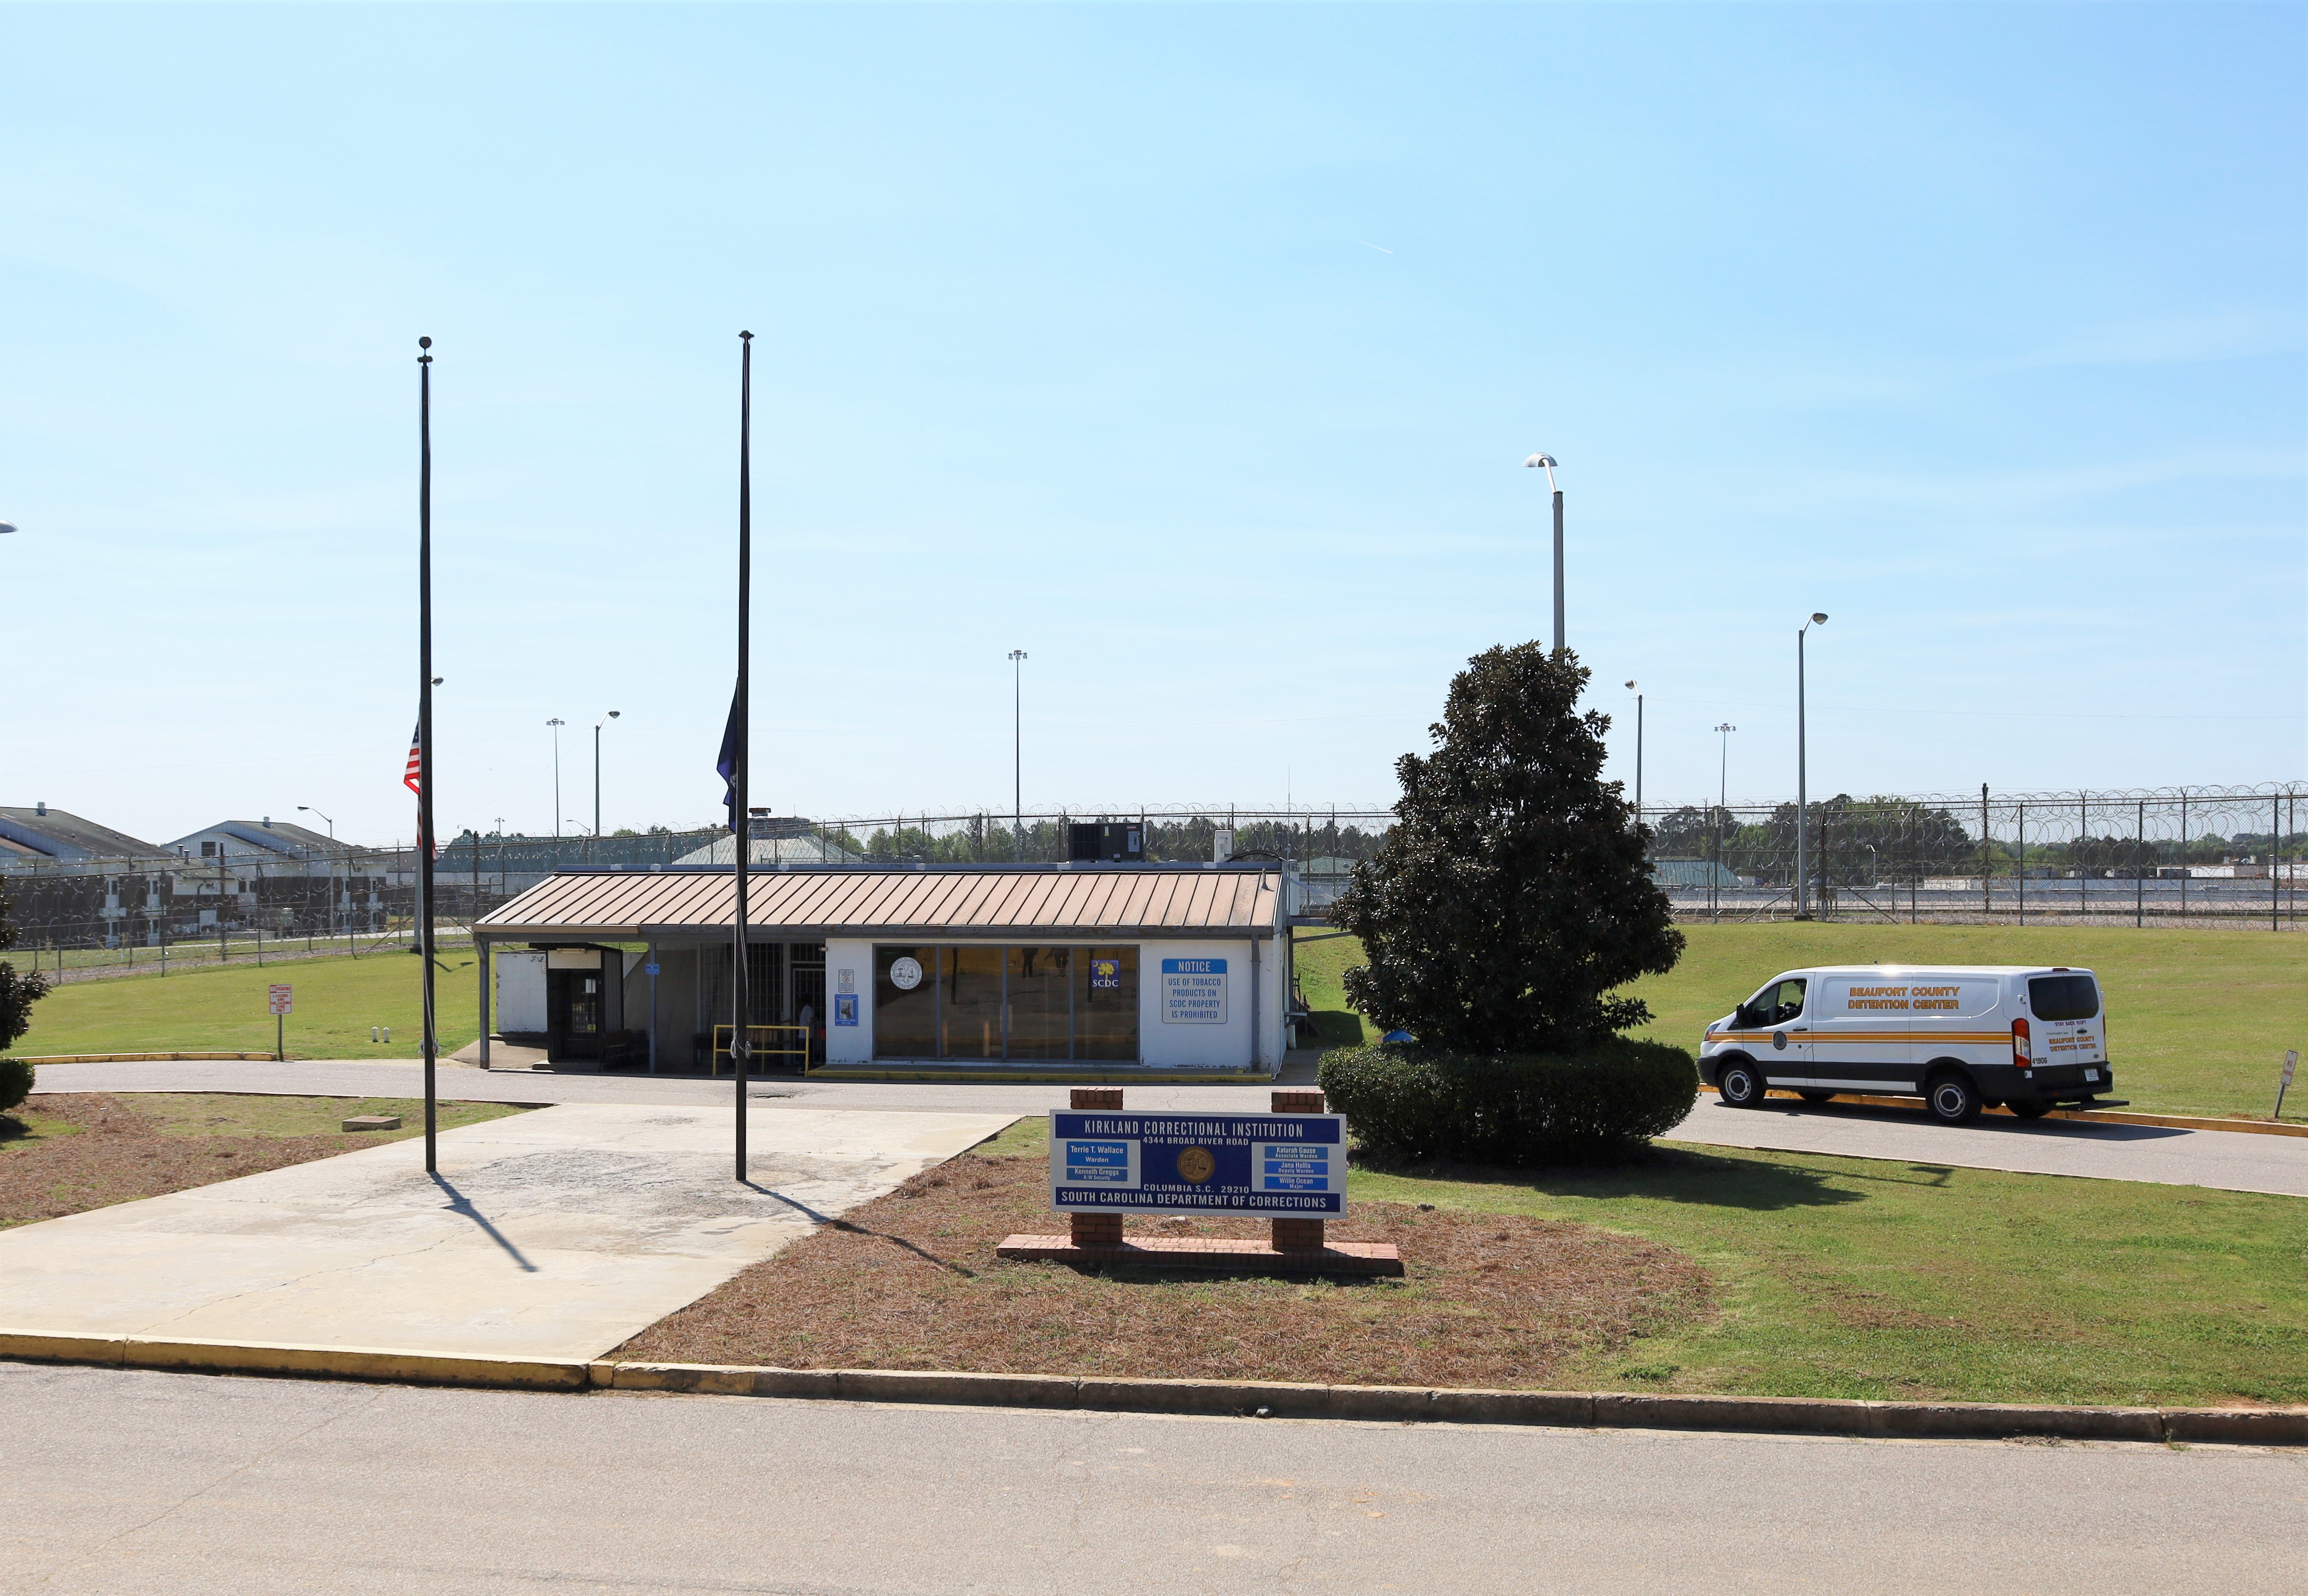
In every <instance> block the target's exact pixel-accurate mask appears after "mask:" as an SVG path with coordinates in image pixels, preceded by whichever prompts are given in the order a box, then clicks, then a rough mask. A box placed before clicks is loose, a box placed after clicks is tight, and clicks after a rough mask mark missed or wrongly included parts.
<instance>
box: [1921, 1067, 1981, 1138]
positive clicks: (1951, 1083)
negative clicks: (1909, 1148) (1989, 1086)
mask: <svg viewBox="0 0 2308 1596" xmlns="http://www.w3.org/2000/svg"><path fill="white" fill-rule="evenodd" d="M1924 1101H1925V1102H1926V1103H1927V1104H1929V1105H1930V1106H1931V1110H1932V1117H1933V1118H1934V1119H1936V1120H1938V1121H1939V1122H1940V1123H1941V1124H1942V1125H1969V1124H1970V1123H1971V1122H1972V1121H1973V1120H1975V1119H1976V1118H1978V1117H1979V1088H1978V1087H1976V1086H1974V1085H1973V1084H1972V1083H1971V1077H1970V1076H1969V1075H1957V1074H1946V1075H1942V1076H1941V1077H1940V1078H1939V1079H1937V1080H1936V1081H1933V1083H1932V1084H1931V1089H1930V1090H1929V1091H1927V1092H1925V1096H1924Z"/></svg>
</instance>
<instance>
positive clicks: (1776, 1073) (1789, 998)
mask: <svg viewBox="0 0 2308 1596" xmlns="http://www.w3.org/2000/svg"><path fill="white" fill-rule="evenodd" d="M1748 1007H1749V1008H1750V1010H1752V1011H1753V1018H1754V1020H1755V1022H1756V1024H1755V1028H1756V1029H1757V1030H1758V1031H1764V1032H1766V1033H1767V1034H1765V1035H1762V1036H1759V1037H1757V1038H1756V1039H1755V1040H1753V1041H1752V1042H1750V1043H1749V1044H1748V1045H1749V1046H1750V1047H1751V1048H1753V1050H1754V1054H1755V1062H1756V1063H1757V1064H1760V1065H1762V1066H1763V1079H1764V1080H1766V1081H1768V1082H1769V1083H1770V1084H1772V1085H1774V1086H1793V1085H1796V1084H1797V1083H1802V1084H1803V1085H1804V1086H1809V1085H1810V1084H1811V1075H1812V1054H1813V1047H1812V1035H1811V1015H1810V1014H1809V1013H1807V1012H1806V1011H1805V1009H1804V981H1803V979H1801V978H1799V977H1791V978H1789V979H1786V980H1782V981H1774V982H1773V983H1771V985H1770V986H1769V987H1766V988H1764V989H1763V990H1762V991H1761V992H1758V993H1756V994H1755V996H1754V997H1753V1000H1752V1001H1751V1002H1750V1003H1749V1005H1748Z"/></svg>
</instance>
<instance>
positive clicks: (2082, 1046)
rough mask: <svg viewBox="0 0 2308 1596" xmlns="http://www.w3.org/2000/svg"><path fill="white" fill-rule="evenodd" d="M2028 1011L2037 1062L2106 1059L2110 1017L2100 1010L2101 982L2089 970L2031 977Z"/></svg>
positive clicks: (2054, 1064)
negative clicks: (2033, 1034)
mask: <svg viewBox="0 0 2308 1596" xmlns="http://www.w3.org/2000/svg"><path fill="white" fill-rule="evenodd" d="M2028 1016H2029V1019H2030V1021H2031V1022H2032V1024H2033V1029H2034V1031H2035V1046H2034V1048H2033V1051H2034V1054H2035V1057H2036V1061H2037V1064H2039V1065H2047V1066H2050V1067H2052V1068H2057V1067H2059V1066H2060V1065H2068V1064H2106V1062H2107V1016H2106V1014H2103V1013H2102V1012H2101V1010H2100V1001H2099V982H2098V981H2097V980H2095V979H2093V978H2092V975H2091V972H2090V971H2083V970H2072V971H2059V972H2057V973H2056V974H2053V975H2034V976H2029V977H2028Z"/></svg>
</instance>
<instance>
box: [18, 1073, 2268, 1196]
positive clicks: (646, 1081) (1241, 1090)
mask: <svg viewBox="0 0 2308 1596" xmlns="http://www.w3.org/2000/svg"><path fill="white" fill-rule="evenodd" d="M439 1075H440V1091H441V1094H442V1096H444V1098H461V1099H467V1100H478V1101H486V1102H526V1103H548V1102H622V1103H679V1104H700V1103H726V1102H728V1100H729V1092H730V1083H729V1082H728V1080H727V1079H726V1078H725V1079H723V1080H721V1081H719V1082H714V1081H708V1080H701V1079H698V1078H696V1077H693V1076H692V1077H681V1076H669V1075H659V1076H650V1075H634V1074H623V1073H620V1074H555V1073H547V1072H536V1073H530V1072H503V1073H500V1072H494V1071H482V1070H477V1069H469V1068H465V1067H463V1066H461V1065H443V1066H442V1068H441V1070H440V1072H439ZM422 1078H423V1071H422V1069H421V1068H420V1066H418V1065H414V1064H390V1063H375V1062H371V1061H367V1060H340V1061H332V1060H325V1059H323V1060H314V1061H309V1062H298V1063H291V1064H285V1065H281V1064H271V1063H265V1062H254V1063H212V1064H202V1063H181V1064H178V1063H154V1064H50V1065H41V1066H40V1072H39V1090H40V1091H258V1092H294V1093H312V1094H315V1095H320V1096H334V1097H414V1096H416V1095H418V1093H419V1092H420V1091H422V1090H423V1087H422V1084H421V1083H422ZM753 1091H754V1094H755V1095H756V1096H768V1097H771V1098H774V1099H776V1100H790V1101H792V1102H793V1103H794V1104H795V1106H797V1107H808V1108H812V1109H887V1110H903V1111H909V1112H930V1113H939V1112H944V1113H977V1114H1046V1113H1047V1112H1049V1110H1050V1109H1054V1108H1064V1106H1065V1101H1066V1089H1065V1088H1064V1087H1063V1086H1041V1085H1034V1084H1031V1083H1000V1082H981V1083H938V1082H921V1083H913V1082H874V1081H856V1082H844V1081H798V1080H776V1081H760V1082H755V1083H754V1085H753ZM1267 1091H1268V1089H1267V1088H1266V1087H1263V1086H1193V1085H1186V1086H1152V1085H1150V1086H1132V1087H1131V1088H1130V1089H1129V1092H1130V1096H1129V1102H1130V1103H1131V1105H1132V1107H1133V1108H1141V1109H1205V1110H1210V1111H1219V1112H1225V1111H1231V1110H1241V1109H1264V1108H1265V1107H1266V1105H1267ZM1667 1139H1668V1140H1671V1141H1678V1142H1695V1143H1703V1144H1707V1145H1712V1146H1726V1147H1768V1148H1776V1149H1779V1150H1781V1151H1785V1152H1827V1153H1838V1154H1841V1155H1844V1156H1847V1157H1852V1158H1882V1159H1898V1160H1903V1161H1907V1162H1911V1163H1928V1164H1953V1165H1958V1166H1961V1167H1964V1168H1969V1169H2012V1170H2018V1171H2020V1172H2023V1173H2030V1174H2043V1175H2076V1176H2085V1177H2089V1178H2094V1179H2100V1180H2141V1181H2149V1182H2154V1183H2157V1184H2161V1185H2167V1186H2214V1187H2218V1188H2220V1189H2223V1190H2227V1191H2241V1192H2269V1193H2274V1194H2277V1195H2284V1196H2295V1197H2308V1136H2261V1135H2248V1134H2241V1133H2238V1132H2234V1131H2191V1130H2176V1129H2171V1128H2167V1127H2165V1126H2131V1125H2091V1124H2085V1123H2080V1122H2078V1121H2074V1120H2037V1121H2036V1122H2034V1123H2032V1124H2030V1123H2028V1122H2027V1121H2024V1120H2015V1119H2006V1118H2003V1117H1991V1118H1987V1119H1984V1120H1981V1121H1980V1122H1979V1123H1977V1124H1976V1125H1973V1126H1967V1127H1963V1128H1952V1127H1950V1126H1942V1125H1936V1124H1933V1122H1931V1121H1930V1120H1928V1119H1926V1118H1925V1117H1924V1114H1923V1110H1922V1107H1921V1105H1920V1104H1919V1105H1917V1106H1916V1108H1915V1109H1880V1108H1867V1107H1863V1106H1859V1105H1839V1104H1827V1105H1824V1106H1821V1107H1816V1108H1814V1107H1812V1106H1810V1105H1807V1104H1801V1105H1799V1104H1796V1103H1792V1102H1788V1103H1786V1104H1785V1106H1781V1100H1777V1099H1775V1100H1773V1106H1772V1107H1770V1108H1769V1109H1726V1108H1724V1107H1722V1106H1721V1105H1720V1104H1719V1103H1718V1102H1717V1101H1716V1100H1715V1099H1714V1098H1713V1097H1711V1096H1708V1095H1705V1094H1702V1095H1701V1098H1700V1100H1699V1105H1698V1107H1697V1108H1695V1109H1692V1113H1691V1117H1689V1118H1688V1119H1686V1120H1684V1123H1683V1124H1682V1125H1680V1126H1676V1127H1675V1129H1674V1130H1672V1131H1670V1132H1668V1133H1667Z"/></svg>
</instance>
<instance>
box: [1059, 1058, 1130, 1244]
mask: <svg viewBox="0 0 2308 1596" xmlns="http://www.w3.org/2000/svg"><path fill="white" fill-rule="evenodd" d="M1066 1107H1067V1108H1069V1109H1072V1110H1073V1111H1074V1112H1075V1113H1077V1114H1081V1113H1087V1112H1090V1111H1093V1110H1099V1109H1103V1110H1105V1111H1107V1112H1108V1113H1116V1114H1118V1113H1120V1112H1121V1111H1122V1088H1121V1087H1119V1086H1077V1087H1075V1088H1073V1089H1072V1091H1070V1092H1068V1093H1067V1094H1066ZM1066 1230H1067V1232H1068V1236H1069V1238H1070V1239H1071V1240H1072V1242H1073V1244H1074V1245H1075V1246H1076V1247H1120V1246H1121V1245H1122V1215H1121V1214H1119V1213H1069V1214H1068V1215H1066Z"/></svg>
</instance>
